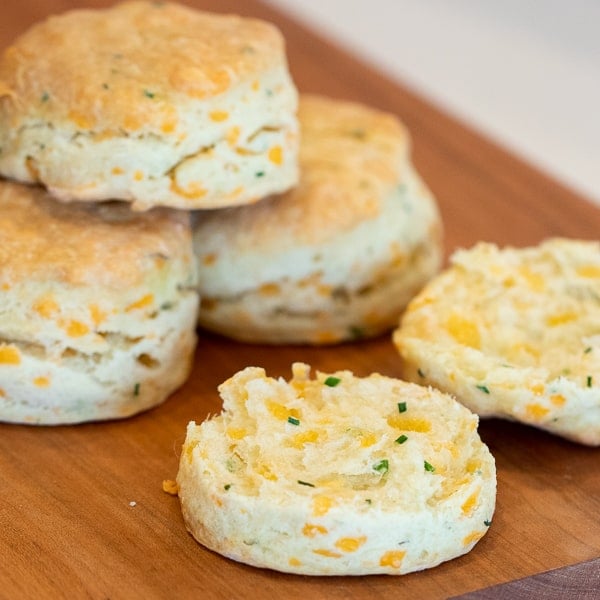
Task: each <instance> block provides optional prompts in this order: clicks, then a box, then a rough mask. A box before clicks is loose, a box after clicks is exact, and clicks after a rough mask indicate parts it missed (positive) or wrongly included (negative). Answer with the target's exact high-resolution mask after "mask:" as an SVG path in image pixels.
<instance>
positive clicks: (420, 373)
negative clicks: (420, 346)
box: [417, 368, 425, 377]
mask: <svg viewBox="0 0 600 600" xmlns="http://www.w3.org/2000/svg"><path fill="white" fill-rule="evenodd" d="M417 374H418V375H419V377H425V373H424V372H423V370H422V369H421V368H419V369H417Z"/></svg>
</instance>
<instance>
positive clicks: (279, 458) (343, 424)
mask: <svg viewBox="0 0 600 600" xmlns="http://www.w3.org/2000/svg"><path fill="white" fill-rule="evenodd" d="M292 370H293V378H292V379H291V380H290V381H289V382H287V381H285V380H283V379H274V378H271V377H267V375H266V374H265V371H264V370H263V369H261V368H258V367H248V368H246V369H244V370H243V371H240V372H239V373H237V374H236V375H234V376H233V377H232V378H230V379H229V380H227V381H226V382H225V383H223V384H222V385H221V386H220V387H219V391H220V393H221V396H222V398H223V412H222V413H221V414H220V415H218V416H214V417H212V418H209V419H208V420H206V421H204V422H203V423H201V424H200V425H197V424H196V423H194V422H191V423H189V425H188V428H187V436H186V439H185V443H184V445H183V450H182V454H181V460H180V467H179V472H178V475H177V484H178V486H179V498H180V502H181V508H182V511H183V516H184V519H185V523H186V526H187V528H188V530H189V531H190V533H191V534H192V535H193V536H194V538H195V539H196V540H197V541H199V542H200V543H201V544H203V545H205V546H206V547H208V548H210V549H212V550H214V551H216V552H219V553H220V554H223V555H224V556H227V557H229V558H232V559H234V560H237V561H241V562H244V563H247V564H250V565H254V566H257V567H267V568H270V569H275V570H278V571H286V572H290V573H302V574H306V575H365V574H374V573H385V574H391V575H397V574H402V573H408V572H410V571H416V570H420V569H426V568H429V567H433V566H435V565H437V564H439V563H440V562H442V561H446V560H449V559H451V558H454V557H456V556H459V555H462V554H465V553H466V552H469V551H470V550H471V549H472V548H473V546H474V545H475V544H476V542H477V541H478V540H479V539H480V538H481V537H482V536H483V535H485V533H486V532H487V531H488V527H489V525H490V523H491V519H492V514H493V512H494V505H495V497H496V473H495V465H494V459H493V457H492V456H491V454H490V452H489V450H488V448H487V446H485V444H483V443H482V441H481V440H480V438H479V435H478V433H477V417H476V416H475V415H473V414H472V413H471V412H470V411H469V410H467V409H466V408H465V407H463V406H462V405H460V404H459V403H458V402H456V401H455V400H454V399H452V398H451V397H450V396H447V395H445V394H443V393H441V392H439V391H437V390H433V389H427V388H424V387H421V386H418V385H415V384H410V383H406V382H403V381H399V380H397V379H392V378H389V377H384V376H382V375H378V374H374V375H371V376H369V377H365V378H359V377H355V376H354V375H353V374H352V373H351V372H349V371H340V372H336V373H333V374H326V373H317V374H316V378H314V379H311V378H310V373H309V367H308V366H307V365H305V364H301V363H296V364H294V365H293V369H292Z"/></svg>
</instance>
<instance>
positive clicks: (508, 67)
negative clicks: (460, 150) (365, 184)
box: [267, 0, 600, 205]
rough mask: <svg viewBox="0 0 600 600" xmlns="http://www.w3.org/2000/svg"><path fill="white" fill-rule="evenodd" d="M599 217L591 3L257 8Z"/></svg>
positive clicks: (335, 0) (325, 1)
mask: <svg viewBox="0 0 600 600" xmlns="http://www.w3.org/2000/svg"><path fill="white" fill-rule="evenodd" d="M267 2H269V3H271V4H272V5H274V6H276V7H278V8H280V9H284V10H285V11H287V12H288V13H291V14H292V16H294V17H296V18H297V19H299V20H301V21H304V22H305V23H307V24H308V25H309V26H310V27H312V28H313V29H317V30H320V31H321V32H323V33H325V34H326V35H328V36H329V37H330V38H333V39H334V41H337V42H338V43H339V44H340V45H342V46H344V47H346V48H347V49H349V50H350V51H352V52H354V53H356V54H358V55H360V56H361V57H363V58H365V59H367V60H368V61H369V62H371V63H372V64H374V65H375V66H377V67H378V68H379V69H381V70H383V71H384V72H386V73H387V74H388V75H389V76H391V77H392V78H396V79H398V80H399V81H401V82H402V83H404V84H405V85H408V86H410V87H412V88H413V89H414V90H416V91H417V92H419V93H421V94H422V95H424V96H425V97H427V98H428V99H429V100H431V101H433V102H434V103H436V104H437V105H438V106H439V107H441V108H442V109H444V110H446V111H448V112H450V113H452V114H454V115H455V116H458V117H459V118H461V119H463V120H465V121H467V122H468V123H469V124H471V125H472V126H475V127H476V128H477V129H479V130H480V131H481V132H483V133H484V134H485V135H487V136H488V137H491V138H492V139H494V140H495V141H496V142H499V143H500V144H502V145H504V146H505V147H506V148H508V149H509V150H510V151H512V152H513V153H515V154H518V155H519V156H521V157H522V158H524V159H525V160H527V161H529V162H530V163H533V164H534V165H536V166H537V167H538V168H541V169H542V170H544V171H546V172H547V173H549V174H551V175H552V176H553V177H555V178H557V179H559V180H561V181H562V182H563V183H565V184H566V185H568V186H570V187H571V188H572V189H574V190H576V191H578V192H579V193H581V194H583V195H584V196H586V197H587V198H589V199H590V200H592V201H594V202H596V203H598V204H599V205H600V0H562V1H561V0H537V1H536V0H267Z"/></svg>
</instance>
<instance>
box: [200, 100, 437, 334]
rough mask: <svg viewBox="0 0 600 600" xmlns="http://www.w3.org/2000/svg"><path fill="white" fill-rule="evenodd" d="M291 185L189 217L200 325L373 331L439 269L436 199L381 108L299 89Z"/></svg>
mask: <svg viewBox="0 0 600 600" xmlns="http://www.w3.org/2000/svg"><path fill="white" fill-rule="evenodd" d="M299 119H300V126H301V134H302V143H301V148H300V171H301V173H300V182H299V184H298V186H297V187H296V188H294V189H293V190H291V191H289V192H287V193H286V194H284V195H280V196H274V197H272V198H269V199H266V200H263V201H262V202H260V203H259V204H257V205H254V206H246V207H239V208H232V209H223V210H218V211H212V212H208V213H207V212H203V213H201V214H199V215H198V216H197V222H196V224H195V225H194V247H195V252H196V255H197V256H198V270H199V271H198V276H199V286H200V292H201V296H202V298H203V300H202V305H201V307H200V316H199V322H200V324H201V325H202V326H203V327H205V328H207V329H211V330H213V331H216V332H219V333H221V334H224V335H227V336H230V337H232V338H235V339H238V340H243V341H247V342H266V343H310V344H330V343H335V342H341V341H346V340H352V339H357V338H363V337H369V336H374V335H377V334H379V333H381V332H383V331H385V330H387V329H389V328H391V327H393V326H394V325H395V324H396V323H397V322H398V317H399V314H400V312H401V311H402V309H403V308H404V307H405V305H406V304H407V303H408V301H409V300H410V299H411V298H412V296H413V295H414V294H416V292H417V291H419V289H420V288H421V287H422V286H423V285H424V284H425V282H426V281H427V280H428V279H429V278H431V277H432V276H433V275H434V274H435V273H436V272H437V271H438V269H439V266H440V263H441V257H442V241H441V229H442V227H441V220H440V216H439V213H438V209H437V205H436V202H435V200H434V198H433V197H432V195H431V193H430V192H429V190H428V189H427V187H426V186H425V185H424V184H423V182H422V181H421V179H420V178H419V176H418V175H417V173H416V172H415V170H414V168H413V167H412V165H411V163H410V157H409V150H410V147H409V135H408V132H407V131H406V129H405V128H404V127H403V126H402V124H401V123H399V121H398V120H397V119H396V118H395V117H394V116H392V115H390V114H387V113H383V112H381V111H377V110H375V109H372V108H369V107H367V106H364V105H360V104H356V103H351V102H347V101H340V100H333V99H328V98H324V97H319V96H312V95H304V96H302V97H301V101H300V109H299Z"/></svg>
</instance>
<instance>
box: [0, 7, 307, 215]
mask: <svg viewBox="0 0 600 600" xmlns="http://www.w3.org/2000/svg"><path fill="white" fill-rule="evenodd" d="M296 107H297V92H296V89H295V87H294V85H293V82H292V81H291V78H290V75H289V73H288V69H287V59H286V55H285V48H284V41H283V37H282V35H281V34H280V32H279V31H278V30H277V29H276V28H275V27H274V26H272V25H270V24H268V23H265V22H262V21H258V20H254V19H249V18H242V17H237V16H226V15H217V14H210V13H205V12H199V11H196V10H193V9H191V8H186V7H184V6H180V5H177V4H171V3H167V2H150V1H148V2H144V1H139V2H126V3H123V4H118V5H116V6H114V7H112V8H109V9H105V10H73V11H69V12H67V13H64V14H62V15H59V16H54V17H51V18H49V19H48V20H46V21H44V22H42V23H39V24H37V25H35V26H33V27H32V28H31V29H30V30H29V31H27V32H26V33H25V34H24V35H22V36H21V37H19V38H18V39H17V40H16V41H15V42H14V44H13V45H12V46H11V47H9V48H8V49H7V50H6V51H5V52H4V54H3V55H2V58H1V59H0V173H1V174H3V175H5V176H8V177H11V178H14V179H17V180H20V181H23V182H38V183H41V184H43V185H44V186H46V187H48V188H49V189H50V191H51V192H52V194H53V195H55V196H56V197H58V198H59V199H61V200H63V201H69V200H81V201H98V200H105V199H109V200H112V199H122V200H127V201H130V202H132V206H133V208H134V209H137V210H144V209H148V208H150V207H152V206H157V205H162V206H171V207H177V208H183V209H190V208H213V207H216V206H231V205H237V204H244V203H248V202H252V201H254V200H256V199H258V198H261V197H263V196H265V195H267V194H271V193H276V192H282V191H284V190H286V189H288V188H289V187H290V186H292V185H293V184H295V182H296V179H297V146H298V139H297V138H298V135H297V118H296Z"/></svg>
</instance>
